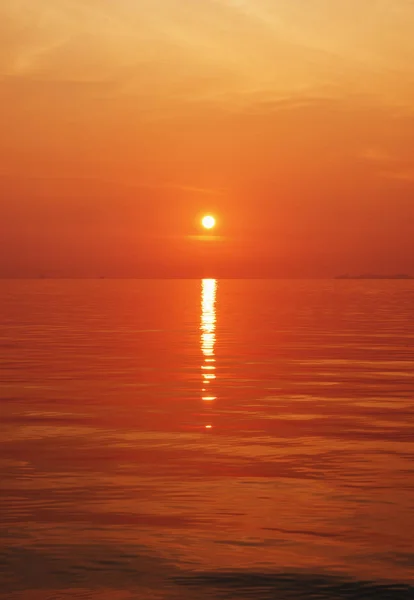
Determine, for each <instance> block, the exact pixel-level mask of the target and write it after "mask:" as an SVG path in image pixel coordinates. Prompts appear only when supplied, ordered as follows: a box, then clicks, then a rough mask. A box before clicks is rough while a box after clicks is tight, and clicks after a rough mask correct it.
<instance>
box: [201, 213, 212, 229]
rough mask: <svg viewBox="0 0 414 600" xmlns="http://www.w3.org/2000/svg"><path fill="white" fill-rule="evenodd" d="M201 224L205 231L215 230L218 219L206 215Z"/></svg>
mask: <svg viewBox="0 0 414 600" xmlns="http://www.w3.org/2000/svg"><path fill="white" fill-rule="evenodd" d="M201 224H202V226H203V227H204V228H205V229H213V227H214V226H215V224H216V219H215V218H214V217H212V216H211V215H206V216H205V217H203V218H202V219H201Z"/></svg>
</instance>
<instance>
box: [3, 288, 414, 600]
mask: <svg viewBox="0 0 414 600" xmlns="http://www.w3.org/2000/svg"><path fill="white" fill-rule="evenodd" d="M413 309H414V283H413V282H412V281H215V280H204V281H202V282H200V281H122V280H120V281H110V280H97V281H69V280H68V281H48V280H39V281H1V282H0V349H1V364H0V369H1V372H0V374H1V383H0V386H1V387H0V410H1V439H0V469H1V484H0V485H1V494H0V519H1V522H2V528H1V543H0V573H1V575H0V577H1V580H2V582H1V585H0V598H2V599H3V598H4V599H6V598H7V600H17V599H18V600H46V599H53V600H55V599H59V598H65V599H72V598H83V599H85V600H89V599H93V600H97V599H99V600H101V599H102V600H125V599H139V600H146V599H150V598H151V599H159V598H168V599H169V598H177V599H178V598H180V599H181V598H183V599H192V598H197V599H200V600H202V599H204V598H206V599H214V598H233V599H235V598H237V599H239V598H255V599H257V600H260V599H262V598H263V599H267V598H282V599H283V598H379V599H381V598H390V597H391V598H402V599H403V598H412V597H414V596H413V592H414V588H413V587H411V586H413V585H414V545H413V539H414V468H413V457H414V399H413V398H414V319H413V316H414V311H413Z"/></svg>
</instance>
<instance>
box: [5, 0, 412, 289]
mask: <svg viewBox="0 0 414 600" xmlns="http://www.w3.org/2000/svg"><path fill="white" fill-rule="evenodd" d="M413 31H414V1H412V0H335V1H333V0H116V2H115V1H114V0H36V2H34V1H33V0H3V1H2V2H1V4H0V104H1V111H0V127H1V136H0V159H1V160H0V250H1V252H0V275H3V276H8V275H10V276H18V275H36V274H38V273H46V274H53V275H55V274H56V275H81V276H84V275H109V276H111V275H120V276H130V275H132V276H133V275H143V276H157V275H162V276H174V275H177V274H178V275H182V276H186V275H195V276H198V275H199V274H200V273H201V271H200V268H201V270H203V269H204V268H205V269H206V272H207V271H208V273H209V274H211V275H217V276H225V275H231V276H252V275H256V276H260V275H270V274H271V275H277V276H304V277H308V276H329V275H333V274H336V273H341V272H366V271H375V272H378V273H386V272H414V36H413ZM209 212H211V213H212V214H214V215H215V216H216V217H217V220H218V227H217V232H216V233H217V235H215V236H213V237H212V238H211V239H209V240H206V239H204V238H203V237H202V236H200V235H199V234H200V231H199V227H198V221H199V218H200V216H201V215H203V214H205V213H209ZM203 273H204V271H203Z"/></svg>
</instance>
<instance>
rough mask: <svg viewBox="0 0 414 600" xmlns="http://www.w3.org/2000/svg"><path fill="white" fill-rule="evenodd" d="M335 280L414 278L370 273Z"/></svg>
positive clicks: (403, 274)
mask: <svg viewBox="0 0 414 600" xmlns="http://www.w3.org/2000/svg"><path fill="white" fill-rule="evenodd" d="M334 279H414V277H412V276H411V275H407V274H406V273H397V274H395V275H375V274H370V273H368V274H364V275H348V274H346V275H337V276H336V277H334Z"/></svg>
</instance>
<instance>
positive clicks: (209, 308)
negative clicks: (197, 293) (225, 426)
mask: <svg viewBox="0 0 414 600" xmlns="http://www.w3.org/2000/svg"><path fill="white" fill-rule="evenodd" d="M216 295H217V280H216V279H203V280H202V282H201V327H200V329H201V351H202V353H203V356H204V361H203V364H202V365H201V374H202V379H203V387H202V393H203V395H202V400H204V401H205V402H211V401H213V400H216V396H215V395H214V392H213V391H212V390H211V387H212V385H211V384H212V383H213V381H214V379H216V361H215V357H214V346H215V343H216Z"/></svg>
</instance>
